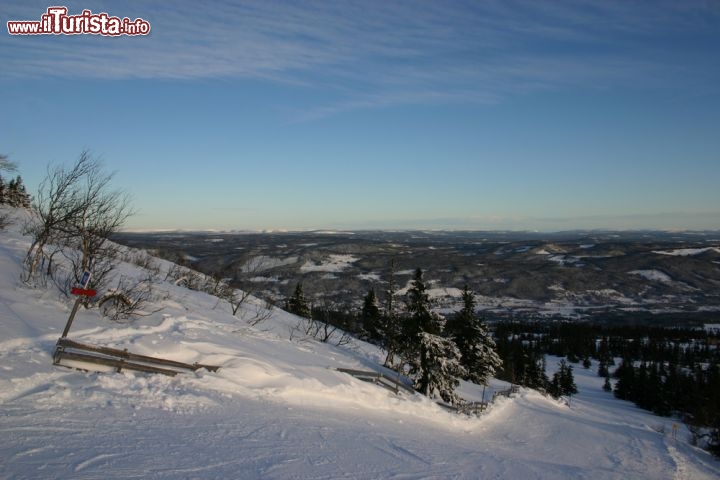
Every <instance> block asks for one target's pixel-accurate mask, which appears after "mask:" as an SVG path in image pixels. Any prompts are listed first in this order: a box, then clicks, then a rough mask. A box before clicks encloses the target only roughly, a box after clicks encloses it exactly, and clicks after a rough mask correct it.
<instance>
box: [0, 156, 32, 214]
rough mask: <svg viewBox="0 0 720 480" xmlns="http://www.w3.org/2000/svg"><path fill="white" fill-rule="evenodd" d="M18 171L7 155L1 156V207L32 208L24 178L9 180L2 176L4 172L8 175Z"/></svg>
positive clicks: (18, 177) (16, 177) (17, 177)
mask: <svg viewBox="0 0 720 480" xmlns="http://www.w3.org/2000/svg"><path fill="white" fill-rule="evenodd" d="M16 169H17V167H16V166H15V164H14V163H12V162H10V160H8V158H7V156H6V155H0V205H10V206H11V207H21V208H30V203H31V197H30V194H29V193H28V192H27V190H26V188H25V184H24V183H23V179H22V177H21V176H20V175H16V176H15V177H11V178H10V179H9V180H8V179H6V178H5V177H3V175H2V172H3V170H4V171H5V172H6V173H12V172H14V171H15V170H16Z"/></svg>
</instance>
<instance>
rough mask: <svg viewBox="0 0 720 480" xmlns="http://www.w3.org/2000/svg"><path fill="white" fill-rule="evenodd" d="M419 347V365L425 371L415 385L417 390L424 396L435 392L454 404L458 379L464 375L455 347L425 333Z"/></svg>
mask: <svg viewBox="0 0 720 480" xmlns="http://www.w3.org/2000/svg"><path fill="white" fill-rule="evenodd" d="M420 345H421V349H420V356H421V363H422V364H423V365H424V369H425V370H424V371H423V375H422V376H421V377H420V378H421V379H420V382H419V383H418V384H417V388H418V390H419V391H420V392H421V393H423V394H424V395H426V396H433V394H434V393H436V392H437V394H438V395H440V398H442V399H443V400H444V401H446V402H448V403H450V404H453V405H454V404H456V403H457V402H458V400H459V399H460V398H459V397H458V395H457V394H456V393H455V388H456V387H457V386H458V385H459V384H460V382H459V381H458V377H462V376H464V375H465V373H466V371H465V368H464V367H463V366H462V365H461V364H460V351H459V350H458V348H457V346H456V345H455V343H453V341H452V340H450V339H449V338H443V337H441V336H439V335H433V334H431V333H426V332H422V333H421V334H420ZM423 377H424V378H423ZM423 382H424V383H423Z"/></svg>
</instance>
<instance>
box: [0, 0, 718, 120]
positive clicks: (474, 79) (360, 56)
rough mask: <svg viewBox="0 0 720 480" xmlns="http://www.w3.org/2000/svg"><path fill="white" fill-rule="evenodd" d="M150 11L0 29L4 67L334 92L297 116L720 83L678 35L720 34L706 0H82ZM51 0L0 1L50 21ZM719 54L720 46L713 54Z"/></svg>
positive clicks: (40, 74) (30, 72) (36, 73)
mask: <svg viewBox="0 0 720 480" xmlns="http://www.w3.org/2000/svg"><path fill="white" fill-rule="evenodd" d="M66 5H67V7H68V9H69V12H70V13H71V14H76V13H80V12H81V11H82V10H83V9H85V8H88V9H91V10H92V11H93V12H95V13H98V12H101V11H104V12H107V13H108V14H110V15H119V16H128V17H130V18H131V19H134V18H137V17H142V18H144V19H145V20H147V21H149V22H150V23H151V25H152V33H151V34H150V35H149V36H148V37H135V38H130V37H121V38H104V37H96V36H91V35H84V36H75V37H59V36H38V37H26V36H10V35H5V36H4V37H3V38H2V47H3V48H2V49H0V62H2V65H3V69H2V73H0V78H3V77H5V78H9V79H22V78H45V77H68V78H100V79H133V78H135V79H188V80H193V79H218V78H219V79H260V80H265V81H271V82H274V83H277V84H286V85H294V86H297V87H298V88H300V89H308V91H310V92H314V91H323V92H325V93H326V94H327V95H329V98H332V99H333V100H326V101H328V102H329V103H327V104H321V105H317V104H315V105H311V108H310V110H309V111H308V112H305V113H303V114H302V116H300V117H299V119H300V120H303V119H313V118H319V117H323V116H328V115H334V114H337V113H339V112H342V111H344V110H354V109H359V108H361V109H364V108H377V107H384V106H388V105H400V104H427V103H466V102H470V103H485V102H493V101H499V100H501V99H502V98H505V97H507V96H509V95H516V94H522V93H525V92H528V91H535V90H538V89H553V88H563V87H566V86H584V87H591V88H606V87H613V86H618V85H619V86H630V85H633V84H639V83H641V82H647V81H648V79H652V82H654V83H656V84H658V85H662V84H663V83H664V82H667V83H668V84H672V83H673V82H674V81H676V80H677V79H679V78H682V77H683V76H693V77H694V78H696V79H697V78H698V77H702V76H703V75H705V76H707V81H708V83H710V84H711V83H713V82H715V83H717V81H718V78H717V77H718V72H719V71H720V61H718V60H714V61H713V60H712V58H717V56H716V55H715V57H710V60H709V59H708V57H707V56H703V55H702V54H698V53H697V52H695V54H696V55H695V56H693V55H684V53H685V52H683V50H682V47H681V46H674V43H673V41H674V40H675V39H677V43H678V45H682V44H684V42H687V41H688V38H690V37H692V39H693V41H696V40H697V38H698V36H700V37H702V36H706V37H707V38H709V39H713V40H714V41H715V42H717V41H718V38H719V35H720V32H719V30H720V8H718V6H717V5H718V4H717V3H713V2H704V1H701V0H686V1H669V0H667V1H666V0H652V1H650V0H648V1H620V0H608V1H597V0H573V1H570V0H553V1H537V0H534V1H533V0H515V1H509V0H487V1H482V2H477V1H469V2H463V1H448V2H417V1H414V2H409V1H395V2H383V1H327V2H319V1H314V2H270V1H266V2H262V1H255V2H213V3H212V4H209V5H207V6H204V5H202V4H199V3H197V2H149V1H148V2H142V1H134V2H123V3H118V2H93V1H84V2H74V3H69V4H66ZM46 8H47V4H46V3H40V2H22V3H18V4H14V5H10V6H7V7H4V8H3V9H2V11H0V17H2V21H3V23H4V22H6V21H7V20H24V19H27V20H39V18H40V15H41V14H42V13H43V12H44V11H45V9H46ZM715 54H716V52H715Z"/></svg>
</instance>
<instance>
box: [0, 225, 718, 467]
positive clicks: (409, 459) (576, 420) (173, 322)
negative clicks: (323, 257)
mask: <svg viewBox="0 0 720 480" xmlns="http://www.w3.org/2000/svg"><path fill="white" fill-rule="evenodd" d="M27 247H28V239H27V238H25V237H23V236H22V235H21V234H20V233H19V227H17V226H12V227H10V229H9V230H5V231H2V232H0V412H1V415H0V428H2V432H3V435H2V436H0V458H2V459H3V461H2V462H0V478H43V479H56V478H57V479H60V478H87V479H90V478H158V479H184V478H250V479H253V478H308V479H321V478H324V479H328V478H468V479H470V478H544V479H545V478H549V479H569V478H600V479H604V478H605V479H611V478H633V479H653V480H654V479H675V478H697V479H711V478H717V477H718V475H720V467H719V466H718V463H717V462H716V461H715V460H713V459H712V458H711V457H710V456H709V455H708V454H706V453H705V452H702V451H700V450H698V449H695V448H693V447H690V446H689V445H688V444H687V443H686V441H685V440H686V439H685V438H684V437H682V435H681V437H679V438H678V439H677V440H674V439H671V438H670V437H669V434H667V433H666V434H663V433H659V432H660V431H662V430H663V429H664V430H665V431H666V432H669V431H670V427H669V426H670V425H671V423H672V420H670V419H662V418H658V417H654V416H652V415H649V414H646V413H644V412H642V411H640V410H638V409H636V408H635V407H633V406H631V405H630V404H628V403H626V402H620V401H617V400H615V399H613V398H612V396H611V395H609V394H607V393H605V392H602V390H601V384H602V379H601V378H599V377H596V376H595V374H594V372H593V371H585V370H581V369H576V381H577V383H578V387H579V388H580V394H579V395H578V396H577V397H574V398H573V399H572V400H571V402H570V406H567V405H565V404H563V403H561V402H557V401H554V400H551V399H548V398H546V397H543V396H542V395H540V394H538V393H535V392H533V391H528V390H521V393H520V394H519V395H518V396H517V397H515V398H510V399H507V398H501V399H499V400H498V401H497V402H496V403H495V404H493V405H492V406H491V407H490V409H489V410H488V411H487V412H485V413H484V414H483V415H482V416H480V417H466V416H462V415H456V414H453V413H449V412H446V411H444V410H443V409H442V408H440V407H439V406H438V405H436V404H435V403H433V402H432V401H429V400H428V399H425V398H423V397H421V396H410V395H400V396H395V395H393V394H392V393H390V392H388V391H387V390H384V389H381V388H378V387H376V386H374V385H372V384H369V383H365V382H361V381H359V380H356V379H354V378H353V377H351V376H349V375H346V374H344V373H341V372H338V371H336V370H335V368H337V367H345V368H355V369H363V370H371V369H375V370H379V369H380V368H381V367H379V366H378V363H379V362H381V360H382V358H383V355H382V352H379V351H378V350H377V349H375V348H374V347H372V346H370V345H367V344H364V343H362V342H359V341H356V342H354V344H353V345H351V346H349V347H343V348H340V347H336V346H333V345H329V344H322V343H318V342H316V341H313V340H310V339H303V338H297V337H296V338H295V339H294V340H290V332H291V330H292V328H293V326H294V325H295V324H296V322H297V318H296V317H294V316H293V315H290V314H287V313H285V312H282V311H280V310H275V311H274V312H273V315H272V318H270V319H269V320H267V321H266V322H264V323H261V324H259V325H258V326H256V327H253V326H251V325H249V324H248V322H247V321H246V320H243V318H248V319H249V318H250V317H251V316H252V315H253V312H254V310H253V305H252V304H248V305H247V306H246V307H245V310H244V311H243V312H240V313H239V314H238V318H236V317H233V316H232V315H230V309H229V307H228V305H227V304H223V303H221V302H218V299H217V298H215V297H212V296H210V295H207V294H204V293H200V292H195V291H189V290H186V289H184V288H182V287H179V286H176V285H174V284H172V283H166V282H160V283H159V285H158V289H160V290H161V291H162V293H163V295H162V296H161V297H160V298H161V299H160V300H158V301H157V303H158V306H162V307H163V308H162V310H161V311H158V312H156V313H153V314H152V315H150V316H148V317H143V318H140V319H138V320H136V321H134V322H132V323H127V324H115V323H112V322H110V321H108V320H107V319H105V318H103V317H101V316H100V314H99V313H98V312H97V310H89V311H80V312H79V313H78V316H77V318H76V321H75V323H74V324H73V327H72V329H71V331H70V338H73V339H75V340H78V341H82V342H86V343H91V344H100V345H105V346H110V347H114V348H128V349H129V350H131V351H133V352H135V353H139V354H146V355H154V356H161V357H163V358H169V359H173V360H178V361H183V362H188V363H192V362H196V361H197V362H202V363H207V364H215V365H220V366H221V369H220V370H219V371H218V372H217V373H211V372H207V371H204V370H200V371H198V372H197V373H195V374H183V375H178V376H176V377H165V376H162V375H146V374H140V373H122V374H117V373H84V372H81V371H77V370H72V369H67V368H63V367H56V366H53V365H52V358H51V357H52V352H53V347H54V344H55V341H56V340H57V337H58V336H59V334H60V332H61V331H62V328H63V326H64V324H65V321H66V319H67V315H68V313H69V307H70V300H68V299H66V298H64V297H62V296H61V295H59V294H58V293H57V290H55V289H54V287H48V288H34V289H31V288H28V287H26V286H24V285H22V284H21V283H20V282H19V281H18V278H19V273H20V265H21V261H22V258H23V255H24V253H25V250H26V249H27ZM163 265H164V268H167V267H168V265H167V264H164V263H163ZM118 273H120V274H122V275H125V276H133V275H134V276H137V277H143V275H146V272H144V271H142V270H141V269H139V268H138V267H135V266H133V265H129V264H123V265H121V267H120V269H119V272H118ZM555 363H556V362H555V361H554V360H549V361H548V365H550V366H553V365H554V364H555ZM505 387H506V384H504V383H503V382H496V381H494V382H493V383H492V385H491V387H490V388H489V389H488V390H487V391H486V392H485V398H489V397H490V396H491V395H492V391H493V388H498V389H501V388H505ZM461 394H462V395H463V396H464V397H466V398H467V399H468V400H480V399H481V398H482V395H483V391H482V388H481V387H478V386H475V385H469V384H463V385H462V386H461Z"/></svg>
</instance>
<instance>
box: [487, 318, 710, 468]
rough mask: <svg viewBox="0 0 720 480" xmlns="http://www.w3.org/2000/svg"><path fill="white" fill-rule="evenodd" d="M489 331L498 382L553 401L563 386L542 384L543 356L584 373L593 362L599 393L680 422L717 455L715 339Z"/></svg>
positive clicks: (654, 333)
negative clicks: (579, 366) (499, 361)
mask: <svg viewBox="0 0 720 480" xmlns="http://www.w3.org/2000/svg"><path fill="white" fill-rule="evenodd" d="M495 327H496V335H497V345H498V350H499V351H500V353H501V355H502V356H503V360H504V361H505V363H504V368H503V370H501V371H500V372H499V375H498V376H499V377H500V378H505V379H507V380H511V381H515V382H517V383H520V384H524V385H527V386H531V387H534V388H541V387H542V385H543V384H544V385H545V387H544V388H546V389H547V390H548V391H549V392H550V393H553V394H554V389H555V388H556V387H557V386H561V385H562V379H561V376H560V375H558V378H557V379H556V378H553V380H552V381H550V382H548V380H547V377H545V378H542V375H543V373H542V372H544V360H543V359H544V355H545V354H550V355H558V356H562V357H567V358H568V360H569V361H570V362H571V363H573V362H574V363H578V362H580V361H581V359H582V362H583V365H584V366H585V367H589V366H590V365H591V362H590V359H591V358H592V359H595V360H596V362H597V365H598V367H597V374H598V375H599V376H600V377H603V378H605V382H604V385H603V389H604V390H606V391H612V392H613V393H614V395H615V396H616V397H617V398H619V399H622V400H629V401H632V402H634V403H635V404H636V405H637V406H639V407H641V408H644V409H646V410H649V411H652V412H653V413H655V414H657V415H661V416H670V415H675V416H678V417H680V418H682V419H683V421H684V422H685V423H686V424H687V425H688V428H689V429H690V430H691V432H693V435H695V436H696V437H697V439H698V440H699V439H700V438H701V437H702V439H703V440H704V441H705V443H706V444H707V446H708V447H709V449H710V450H712V451H713V452H714V453H715V454H720V348H719V345H720V332H718V331H712V330H705V329H702V328H664V327H647V326H600V325H589V324H578V323H559V324H552V325H550V324H547V323H539V322H538V323H530V322H502V323H499V324H497V325H496V326H495ZM567 367H570V368H572V365H567V364H566V365H565V368H566V369H567ZM561 371H562V367H561ZM558 374H560V372H558ZM611 379H613V380H614V381H611ZM613 383H614V386H613Z"/></svg>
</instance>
